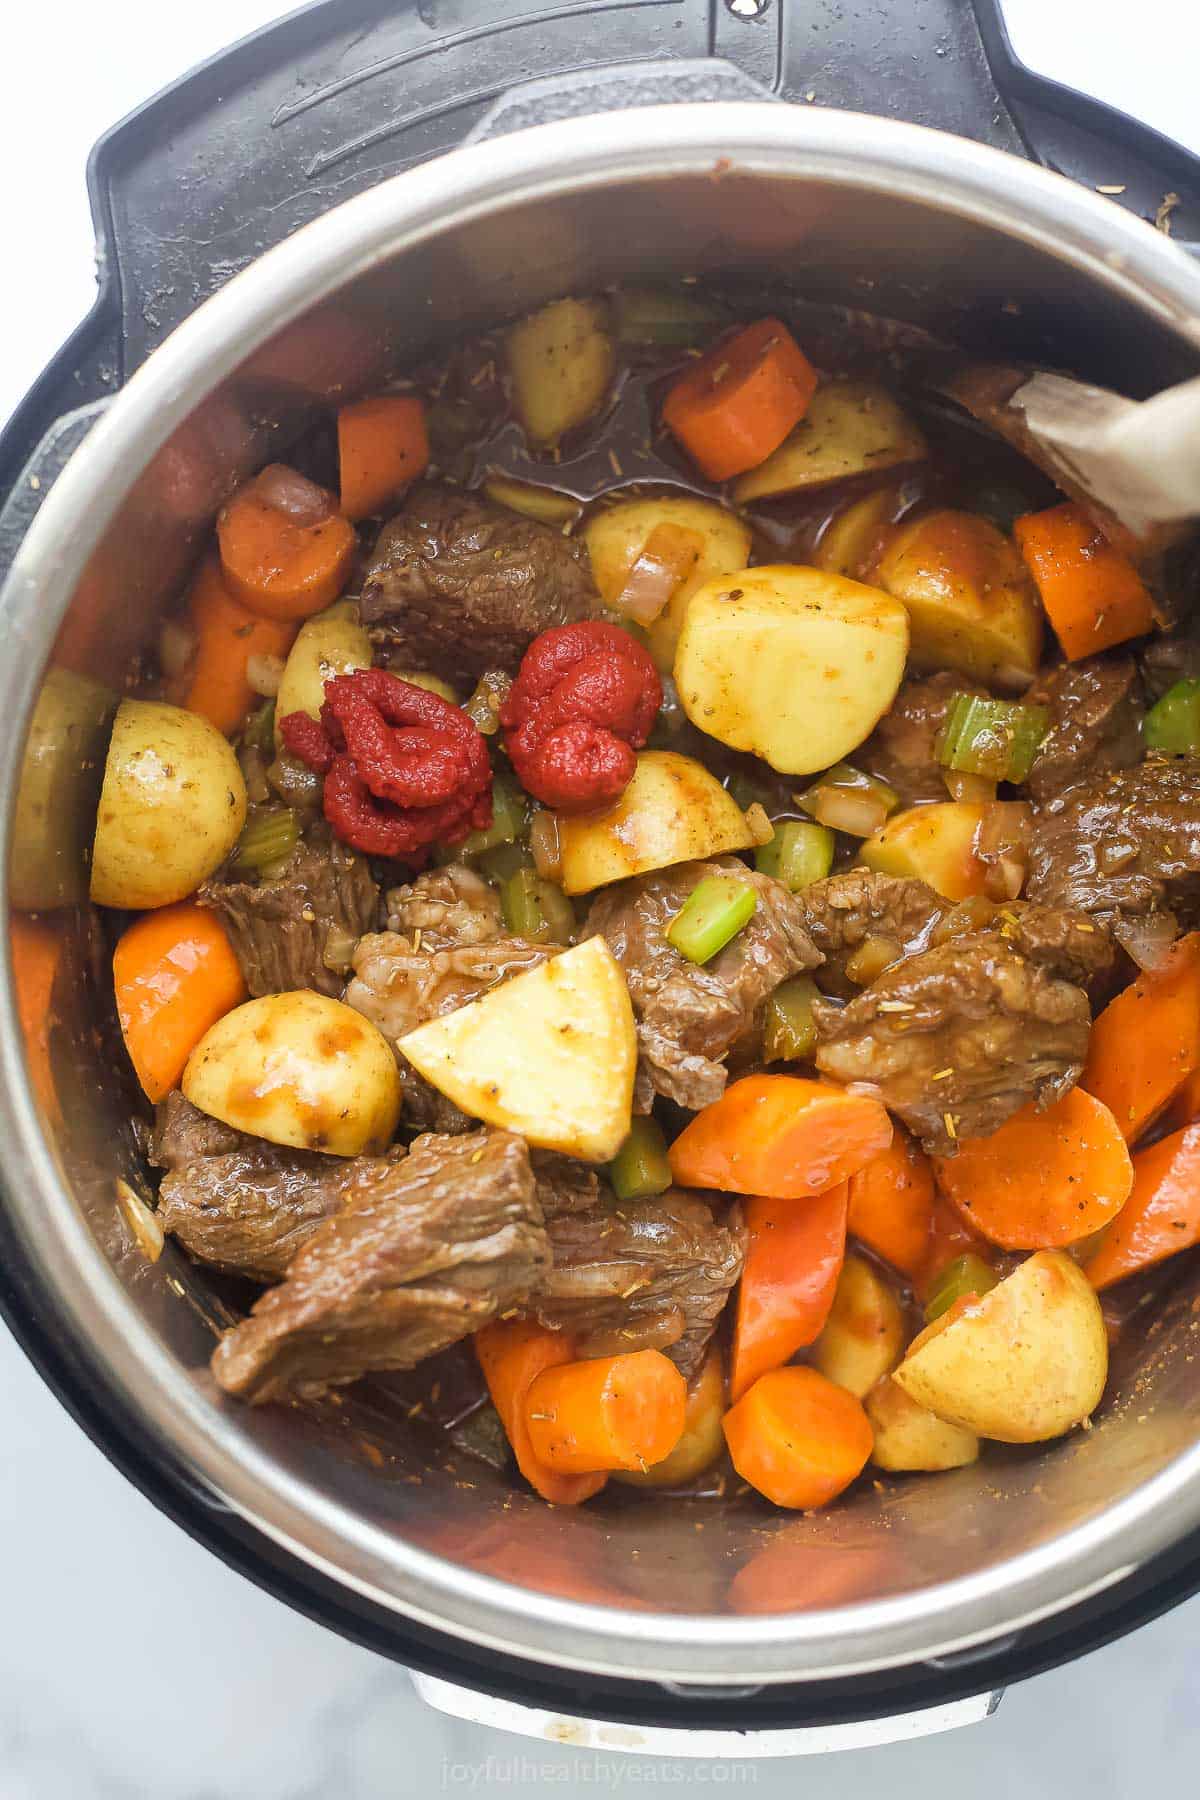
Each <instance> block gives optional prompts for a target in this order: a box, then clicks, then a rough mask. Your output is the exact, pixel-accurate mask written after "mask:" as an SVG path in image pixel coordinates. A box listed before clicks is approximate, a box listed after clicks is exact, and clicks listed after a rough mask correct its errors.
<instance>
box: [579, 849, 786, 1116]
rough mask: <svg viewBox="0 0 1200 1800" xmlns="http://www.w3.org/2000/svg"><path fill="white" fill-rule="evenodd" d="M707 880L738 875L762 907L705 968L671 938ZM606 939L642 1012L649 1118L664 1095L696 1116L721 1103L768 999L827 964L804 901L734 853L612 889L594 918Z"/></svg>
mask: <svg viewBox="0 0 1200 1800" xmlns="http://www.w3.org/2000/svg"><path fill="white" fill-rule="evenodd" d="M707 875H736V876H737V878H738V880H739V881H746V882H748V883H749V884H750V885H751V886H752V887H753V888H754V889H755V892H756V894H757V900H758V904H757V907H756V909H755V912H754V916H753V918H752V919H751V920H750V922H749V924H748V925H746V926H745V927H744V928H743V929H742V930H741V931H739V932H738V934H737V936H736V937H735V938H734V939H733V941H732V942H731V943H729V944H727V945H726V947H725V948H724V950H722V951H721V952H720V953H719V954H718V955H717V956H714V957H713V959H712V961H711V962H707V963H704V964H703V965H697V964H696V963H692V962H689V961H688V960H687V958H686V957H684V956H681V955H680V954H679V952H678V950H676V949H674V948H673V947H672V946H671V945H670V944H669V943H668V942H667V936H666V933H667V928H668V926H669V925H670V923H671V921H672V919H673V918H674V917H675V914H676V913H677V912H678V911H679V909H680V907H681V906H682V905H683V903H684V901H685V900H686V899H687V897H688V895H689V894H690V893H691V891H692V889H693V888H694V887H695V886H696V884H697V883H698V882H700V881H702V880H703V879H704V877H705V876H707ZM597 934H599V935H601V936H603V937H604V938H605V939H606V941H607V943H608V946H609V949H610V950H611V951H612V953H613V955H614V956H615V957H616V959H617V961H618V963H620V965H621V968H622V969H623V970H624V973H625V978H626V980H627V981H628V983H629V992H630V995H631V996H632V999H633V1009H634V1012H635V1013H636V1015H637V1022H638V1052H639V1061H638V1081H637V1093H636V1095H635V1099H634V1105H635V1107H636V1109H637V1111H639V1112H649V1110H650V1107H651V1105H652V1103H653V1099H654V1095H655V1094H665V1095H666V1096H667V1097H668V1099H671V1100H675V1101H677V1102H678V1103H679V1105H681V1106H687V1107H690V1108H691V1109H692V1110H693V1111H697V1110H698V1109H699V1108H700V1107H702V1106H707V1105H708V1103H709V1102H710V1101H711V1100H717V1099H719V1098H720V1096H721V1094H722V1093H723V1092H724V1090H725V1079H726V1070H725V1063H724V1059H725V1058H726V1057H727V1056H728V1054H729V1052H730V1051H731V1050H732V1049H733V1048H734V1046H735V1045H736V1044H737V1042H738V1040H739V1039H741V1038H745V1037H746V1036H748V1035H749V1034H750V1033H751V1032H752V1031H753V1029H754V1025H755V1016H756V1014H757V1013H758V1010H759V1008H760V1007H761V1005H762V1003H763V1001H764V1000H765V999H766V998H767V996H768V995H769V994H771V993H773V992H774V990H775V989H776V988H777V987H778V986H779V984H780V982H781V981H785V980H786V979H787V977H788V976H789V975H795V974H797V973H799V971H800V970H802V969H811V968H812V967H813V966H814V965H815V964H816V963H818V962H819V961H820V960H821V959H820V955H819V952H818V951H817V950H816V949H815V947H814V945H813V942H812V939H811V938H810V937H809V935H808V932H807V930H806V929H805V924H804V910H803V908H802V907H801V905H800V902H799V900H798V899H797V898H796V896H795V895H793V894H790V893H789V892H788V890H787V889H786V888H785V887H784V886H783V885H782V883H781V882H778V881H775V880H773V879H772V878H771V877H770V876H768V875H760V874H758V873H757V872H756V871H755V870H753V869H749V868H747V867H746V865H745V864H744V863H740V862H736V861H735V860H734V859H733V858H732V857H723V858H721V859H720V860H719V861H716V862H690V863H679V864H677V865H676V866H675V867H674V868H671V869H659V870H656V871H655V872H654V873H653V874H650V875H640V876H638V877H637V878H636V879H634V880H632V881H623V882H621V883H620V885H619V886H617V887H613V888H610V889H608V890H607V891H606V892H604V893H602V894H600V895H599V897H598V898H597V899H596V900H594V901H593V902H592V907H591V911H590V912H589V914H588V921H587V933H586V935H587V936H589V937H594V936H596V935H597Z"/></svg>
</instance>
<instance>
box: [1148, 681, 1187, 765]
mask: <svg viewBox="0 0 1200 1800" xmlns="http://www.w3.org/2000/svg"><path fill="white" fill-rule="evenodd" d="M1142 737H1143V739H1144V740H1145V744H1146V748H1147V750H1161V751H1163V752H1164V753H1165V754H1166V755H1168V756H1191V755H1193V754H1194V753H1195V752H1196V751H1200V681H1196V680H1190V681H1177V682H1176V683H1175V686H1174V687H1172V688H1168V689H1167V691H1166V693H1165V694H1164V695H1163V697H1162V699H1161V700H1158V701H1156V702H1155V704H1154V705H1153V706H1152V707H1151V708H1150V711H1149V712H1148V713H1147V714H1146V718H1145V723H1144V724H1143V726H1142Z"/></svg>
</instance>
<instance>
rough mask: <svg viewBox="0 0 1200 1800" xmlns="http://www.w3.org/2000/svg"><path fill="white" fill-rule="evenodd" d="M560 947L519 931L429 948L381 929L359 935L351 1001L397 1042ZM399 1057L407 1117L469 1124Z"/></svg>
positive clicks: (425, 1125)
mask: <svg viewBox="0 0 1200 1800" xmlns="http://www.w3.org/2000/svg"><path fill="white" fill-rule="evenodd" d="M554 951H555V946H554V945H553V944H532V943H529V942H527V941H526V940H525V939H524V938H514V937H498V938H494V939H492V940H491V941H490V942H487V943H473V944H465V945H463V946H462V947H461V948H456V949H430V948H427V947H426V945H425V943H424V941H422V944H421V947H420V949H417V948H415V937H414V938H413V939H409V938H407V937H401V936H400V935H399V933H398V932H394V931H381V932H376V933H373V934H371V935H370V936H368V937H364V938H361V939H360V940H359V944H358V947H357V949H356V950H355V952H354V978H353V980H352V981H351V982H350V985H349V987H348V988H347V989H346V1003H347V1005H348V1006H353V1007H354V1008H355V1010H356V1011H357V1012H360V1013H362V1015H363V1017H364V1018H367V1019H370V1020H371V1022H372V1024H374V1025H378V1027H379V1029H380V1031H382V1033H383V1035H384V1037H385V1038H387V1039H388V1041H389V1043H390V1044H391V1045H392V1047H393V1049H395V1046H396V1043H397V1041H398V1040H399V1039H400V1038H402V1037H404V1035H405V1034H406V1033H407V1032H409V1031H412V1030H414V1029H415V1027H416V1026H418V1025H423V1024H424V1023H425V1021H426V1020H427V1019H436V1018H440V1016H441V1015H442V1014H443V1013H448V1012H456V1011H457V1010H458V1008H459V1007H460V1006H465V1005H466V1004H467V1002H468V1001H469V1000H477V999H478V998H479V996H480V995H481V994H486V993H487V992H488V990H489V989H490V988H494V987H496V986H498V985H499V983H500V982H502V981H506V980H507V979H508V977H509V976H510V975H520V974H523V973H524V972H525V970H527V969H536V968H537V966H538V964H539V963H542V962H545V960H546V958H547V957H548V956H553V954H554ZM396 1062H397V1065H398V1067H399V1070H400V1088H401V1096H400V1111H401V1117H402V1119H403V1120H404V1122H405V1123H406V1124H408V1125H412V1126H415V1127H416V1128H417V1129H418V1130H425V1131H442V1132H457V1131H469V1130H470V1126H471V1122H470V1120H469V1119H468V1118H467V1115H466V1114H465V1113H464V1112H461V1111H460V1110H459V1108H458V1107H457V1106H455V1104H454V1102H453V1101H452V1100H447V1099H446V1097H445V1095H444V1094H440V1093H439V1092H438V1090H437V1089H436V1088H435V1087H433V1086H432V1085H431V1084H430V1083H429V1082H428V1081H426V1080H425V1078H424V1076H422V1075H418V1074H417V1071H416V1070H415V1069H414V1068H413V1067H412V1065H411V1063H409V1062H407V1061H406V1059H405V1058H404V1057H403V1056H402V1055H401V1053H400V1051H399V1050H397V1051H396Z"/></svg>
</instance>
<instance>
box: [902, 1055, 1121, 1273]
mask: <svg viewBox="0 0 1200 1800" xmlns="http://www.w3.org/2000/svg"><path fill="white" fill-rule="evenodd" d="M934 1171H935V1174H936V1177H937V1182H938V1185H939V1187H940V1188H941V1190H942V1192H943V1193H944V1194H946V1195H947V1196H948V1198H949V1199H950V1200H951V1201H953V1203H954V1205H955V1206H956V1207H957V1208H958V1210H959V1211H960V1212H961V1213H962V1215H963V1217H964V1218H965V1219H967V1220H968V1221H969V1222H970V1224H971V1225H973V1226H974V1227H975V1229H976V1230H977V1231H979V1232H982V1234H983V1236H984V1237H985V1238H987V1239H988V1241H989V1243H993V1244H998V1245H999V1246H1000V1247H1001V1249H1003V1250H1057V1249H1061V1248H1062V1247H1063V1246H1064V1245H1066V1244H1074V1243H1076V1242H1078V1240H1079V1239H1080V1238H1085V1237H1090V1236H1091V1234H1092V1232H1094V1231H1100V1230H1102V1229H1103V1227H1104V1226H1105V1225H1107V1224H1108V1223H1109V1221H1110V1219H1115V1218H1116V1216H1117V1214H1118V1213H1119V1212H1120V1210H1121V1208H1122V1207H1123V1206H1124V1204H1125V1202H1126V1201H1127V1200H1128V1198H1129V1192H1130V1189H1131V1188H1132V1186H1133V1164H1132V1163H1131V1162H1130V1160H1129V1151H1128V1149H1127V1147H1126V1144H1125V1139H1124V1138H1123V1137H1122V1135H1121V1130H1120V1127H1119V1126H1118V1124H1117V1121H1116V1120H1115V1119H1114V1118H1113V1116H1112V1114H1111V1112H1109V1110H1108V1108H1107V1106H1105V1105H1104V1104H1103V1102H1102V1101H1100V1100H1096V1099H1094V1098H1093V1097H1092V1095H1091V1094H1085V1093H1084V1092H1083V1089H1082V1088H1072V1089H1071V1090H1070V1092H1069V1093H1067V1094H1064V1095H1063V1097H1062V1099H1061V1100H1056V1101H1055V1103H1054V1105H1053V1106H1049V1107H1047V1108H1046V1110H1045V1112H1038V1111H1037V1109H1036V1108H1035V1107H1033V1106H1024V1107H1022V1108H1021V1111H1020V1112H1019V1113H1016V1114H1014V1115H1013V1117H1012V1118H1011V1119H1009V1120H1007V1121H1006V1122H1005V1124H1003V1125H1001V1127H1000V1129H999V1131H995V1132H993V1133H992V1135H991V1137H986V1138H964V1139H963V1141H962V1143H961V1144H960V1146H959V1151H958V1155H957V1156H947V1157H935V1159H934Z"/></svg>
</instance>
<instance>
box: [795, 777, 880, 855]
mask: <svg viewBox="0 0 1200 1800" xmlns="http://www.w3.org/2000/svg"><path fill="white" fill-rule="evenodd" d="M795 799H796V803H797V805H799V806H802V807H803V808H804V811H805V812H806V813H808V814H809V815H810V816H811V817H812V818H814V819H816V820H817V822H818V824H820V825H827V826H828V827H829V829H830V830H831V831H844V832H846V833H847V834H848V835H849V836H850V837H860V838H865V837H870V836H871V835H872V833H874V832H876V831H878V830H879V828H880V826H881V825H883V824H884V823H885V822H886V820H887V819H888V817H889V816H890V814H892V813H893V812H894V811H895V810H896V808H897V806H898V805H899V804H900V796H899V795H898V794H897V792H896V790H895V788H891V787H889V786H888V784H887V782H886V781H878V780H876V778H875V776H873V775H864V774H863V772H862V770H861V769H856V768H854V767H853V765H852V764H851V763H844V762H843V763H837V764H835V766H834V767H833V768H832V769H828V770H827V771H826V772H825V774H824V775H822V776H821V778H820V780H819V781H816V782H814V783H813V785H812V787H810V788H808V789H806V791H805V792H804V793H803V794H797V795H796V796H795Z"/></svg>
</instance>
